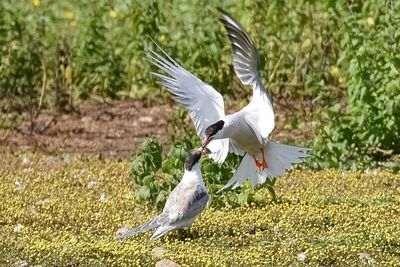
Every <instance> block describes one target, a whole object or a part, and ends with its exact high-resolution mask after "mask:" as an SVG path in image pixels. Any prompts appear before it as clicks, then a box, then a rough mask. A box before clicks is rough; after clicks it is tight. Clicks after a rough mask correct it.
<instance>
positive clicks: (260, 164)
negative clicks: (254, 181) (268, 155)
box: [253, 156, 262, 172]
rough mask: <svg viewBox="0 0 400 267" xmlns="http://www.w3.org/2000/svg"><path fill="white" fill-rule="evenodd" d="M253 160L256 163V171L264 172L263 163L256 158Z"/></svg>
mask: <svg viewBox="0 0 400 267" xmlns="http://www.w3.org/2000/svg"><path fill="white" fill-rule="evenodd" d="M253 158H254V161H255V162H256V171H258V172H259V171H261V170H262V163H260V162H259V161H258V160H257V159H256V157H254V156H253Z"/></svg>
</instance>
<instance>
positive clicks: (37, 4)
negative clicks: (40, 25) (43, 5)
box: [32, 0, 40, 7]
mask: <svg viewBox="0 0 400 267" xmlns="http://www.w3.org/2000/svg"><path fill="white" fill-rule="evenodd" d="M32 4H33V5H34V6H35V7H38V6H40V0H32Z"/></svg>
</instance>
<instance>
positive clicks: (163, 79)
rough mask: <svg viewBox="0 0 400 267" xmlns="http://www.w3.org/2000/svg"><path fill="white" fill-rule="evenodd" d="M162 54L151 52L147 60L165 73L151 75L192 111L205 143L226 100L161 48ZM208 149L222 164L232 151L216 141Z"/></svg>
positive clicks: (220, 114) (198, 130) (221, 112)
mask: <svg viewBox="0 0 400 267" xmlns="http://www.w3.org/2000/svg"><path fill="white" fill-rule="evenodd" d="M160 49H161V48H160ZM161 51H162V52H163V56H161V55H159V54H157V53H156V52H154V51H150V52H149V53H148V57H149V60H150V62H151V63H153V64H154V65H155V66H157V67H158V68H160V69H161V70H162V71H163V72H164V73H165V74H161V73H156V72H153V73H152V74H153V75H154V76H156V77H157V78H158V82H159V84H161V85H162V86H163V87H165V89H167V90H168V91H169V92H171V93H172V94H173V95H174V96H175V98H176V100H177V101H178V102H179V103H180V104H181V105H182V106H184V107H185V108H187V109H188V110H189V114H190V116H191V118H192V120H193V123H194V125H195V127H196V131H197V134H198V135H199V137H200V138H201V140H202V141H203V140H204V139H205V137H206V136H205V130H206V128H207V127H208V126H210V125H211V124H213V123H215V122H217V121H218V120H220V119H221V118H222V117H223V116H224V115H225V112H224V100H223V98H222V96H221V94H220V93H218V92H217V91H216V90H215V89H214V88H213V87H212V86H210V85H209V84H207V83H204V82H202V81H201V80H200V79H199V78H197V77H196V76H194V75H193V74H192V73H190V72H189V71H187V70H185V69H184V68H182V67H181V66H180V65H179V64H178V63H177V62H176V61H175V60H173V59H172V58H171V57H170V56H169V55H168V54H166V53H165V52H164V51H163V50H162V49H161ZM208 149H209V150H210V151H211V153H210V154H209V156H210V157H211V158H212V159H213V160H214V161H216V162H218V163H222V162H223V161H224V160H225V158H226V156H227V154H228V151H229V140H228V139H221V140H213V141H211V142H210V144H209V145H208Z"/></svg>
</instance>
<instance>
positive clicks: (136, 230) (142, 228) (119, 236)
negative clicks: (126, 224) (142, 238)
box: [116, 217, 159, 239]
mask: <svg viewBox="0 0 400 267" xmlns="http://www.w3.org/2000/svg"><path fill="white" fill-rule="evenodd" d="M157 219H158V217H157V218H155V219H153V220H150V221H148V222H147V223H145V224H142V225H140V226H138V227H135V228H133V229H130V230H128V231H125V232H123V233H117V237H116V238H117V239H125V238H127V237H130V236H135V235H137V234H140V233H143V232H145V231H147V230H150V229H153V228H156V227H158V226H159V224H158V222H157Z"/></svg>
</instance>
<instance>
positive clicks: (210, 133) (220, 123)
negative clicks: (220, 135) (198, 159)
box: [205, 120, 225, 137]
mask: <svg viewBox="0 0 400 267" xmlns="http://www.w3.org/2000/svg"><path fill="white" fill-rule="evenodd" d="M224 124H225V122H224V121H223V120H219V121H217V122H216V123H214V124H211V125H210V126H208V127H207V129H206V131H205V134H206V136H207V137H210V136H213V135H215V134H216V133H217V132H218V131H219V130H221V129H222V127H224Z"/></svg>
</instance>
